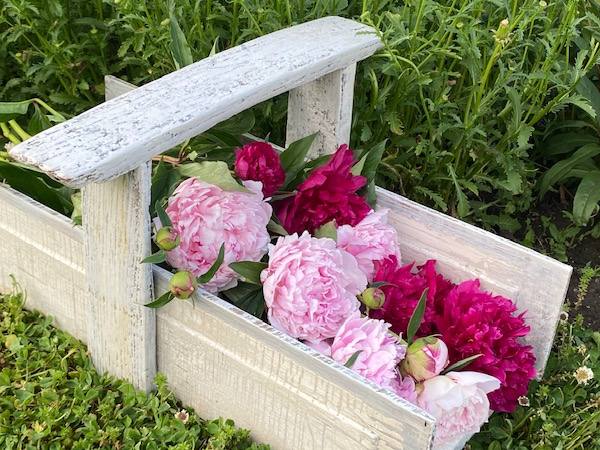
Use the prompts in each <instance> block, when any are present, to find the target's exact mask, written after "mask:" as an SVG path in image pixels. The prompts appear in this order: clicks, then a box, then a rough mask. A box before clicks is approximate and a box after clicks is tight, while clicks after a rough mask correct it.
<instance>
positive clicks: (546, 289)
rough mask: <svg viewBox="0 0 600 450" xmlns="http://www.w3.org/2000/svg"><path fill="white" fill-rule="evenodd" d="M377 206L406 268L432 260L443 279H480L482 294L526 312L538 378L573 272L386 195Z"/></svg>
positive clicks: (381, 194)
mask: <svg viewBox="0 0 600 450" xmlns="http://www.w3.org/2000/svg"><path fill="white" fill-rule="evenodd" d="M377 205H378V207H380V208H383V207H385V208H390V210H391V214H390V223H391V224H392V225H394V227H395V228H396V229H397V230H398V236H399V238H400V248H401V250H402V258H403V260H404V261H405V262H410V261H413V260H416V261H417V262H418V263H423V262H424V261H425V260H427V259H436V260H437V261H438V269H439V271H440V273H442V274H443V275H444V276H446V277H448V278H451V279H452V280H453V281H463V280H467V279H472V278H479V279H480V280H481V282H482V286H483V287H484V288H487V289H489V290H491V291H492V292H493V293H495V294H499V295H505V296H507V297H509V298H511V299H513V300H515V302H516V304H517V306H518V307H519V309H520V310H521V311H526V312H527V314H526V320H527V323H528V324H529V325H530V326H531V333H530V334H529V335H528V336H527V337H526V338H525V342H526V343H528V344H530V345H533V348H534V350H535V355H536V358H537V363H536V368H537V369H538V374H539V376H541V375H542V373H543V371H544V368H545V367H546V362H547V360H548V356H549V355H550V350H551V348H552V342H553V341H554V334H555V331H556V326H557V323H558V320H559V315H560V311H561V307H562V303H563V301H564V299H565V296H566V294H567V288H568V287H569V280H570V278H571V273H572V271H573V269H572V267H570V266H568V265H566V264H563V263H561V262H558V261H556V260H554V259H552V258H549V257H547V256H544V255H541V254H540V253H538V252H536V251H533V250H531V249H528V248H526V247H523V246H522V245H519V244H516V243H514V242H512V241H509V240H508V239H504V238H502V237H500V236H496V235H495V234H492V233H489V232H487V231H485V230H482V229H480V228H477V227H475V226H472V225H469V224H467V223H465V222H462V221H460V220H458V219H454V218H452V217H449V216H447V215H445V214H442V213H439V212H437V211H434V210H432V209H430V208H426V207H424V206H422V205H419V204H418V203H415V202H412V201H410V200H408V199H407V198H405V197H402V196H400V195H396V194H394V193H392V192H389V191H386V190H385V189H381V188H378V189H377Z"/></svg>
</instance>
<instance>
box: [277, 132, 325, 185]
mask: <svg viewBox="0 0 600 450" xmlns="http://www.w3.org/2000/svg"><path fill="white" fill-rule="evenodd" d="M316 137H317V133H314V134H311V135H310V136H306V137H303V138H302V139H299V140H297V141H295V142H292V143H291V144H290V145H289V146H288V148H286V149H285V150H284V151H283V152H282V153H281V155H280V158H281V166H282V167H283V170H285V184H284V186H287V184H288V183H289V182H290V181H291V180H293V179H294V178H296V175H298V173H299V172H300V170H301V169H302V168H303V167H304V160H305V159H306V155H307V154H308V150H309V149H310V146H311V145H312V143H313V142H314V140H315V138H316ZM288 190H291V189H288Z"/></svg>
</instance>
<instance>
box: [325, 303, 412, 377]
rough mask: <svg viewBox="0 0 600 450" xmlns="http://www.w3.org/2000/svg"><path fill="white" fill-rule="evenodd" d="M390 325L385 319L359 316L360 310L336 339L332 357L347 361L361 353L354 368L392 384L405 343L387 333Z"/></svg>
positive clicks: (349, 319) (347, 321)
mask: <svg viewBox="0 0 600 450" xmlns="http://www.w3.org/2000/svg"><path fill="white" fill-rule="evenodd" d="M389 327H390V325H389V324H387V323H385V322H384V321H383V320H376V319H369V318H368V317H360V313H359V312H358V311H357V312H356V313H355V314H353V315H352V316H351V317H349V318H348V320H346V321H345V322H344V324H343V325H342V327H341V328H340V329H339V330H338V332H337V333H336V335H335V337H334V338H333V343H332V344H331V357H332V358H333V359H334V360H336V361H337V362H339V363H340V364H346V363H347V362H348V360H349V359H350V358H351V357H352V355H354V354H355V353H356V352H360V353H359V354H358V357H357V358H356V360H355V361H354V364H352V370H354V371H355V372H357V373H359V374H360V375H362V376H363V377H365V378H366V379H368V380H371V381H373V382H375V383H377V384H378V385H380V386H389V385H390V383H391V382H392V380H394V378H395V377H396V370H395V369H396V365H397V364H398V362H399V361H400V360H401V359H402V358H403V357H404V355H405V353H406V346H405V345H401V344H399V343H398V342H397V340H396V338H395V337H394V336H392V335H391V334H390V333H388V329H389Z"/></svg>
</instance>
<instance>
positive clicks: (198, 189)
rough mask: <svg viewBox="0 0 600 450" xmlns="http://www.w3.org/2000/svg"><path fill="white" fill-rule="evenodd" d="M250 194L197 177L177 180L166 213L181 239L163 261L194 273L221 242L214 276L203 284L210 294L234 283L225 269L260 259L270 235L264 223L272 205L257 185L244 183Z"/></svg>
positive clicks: (207, 263)
mask: <svg viewBox="0 0 600 450" xmlns="http://www.w3.org/2000/svg"><path fill="white" fill-rule="evenodd" d="M244 185H245V186H246V187H247V188H248V189H249V190H250V191H251V192H248V193H247V192H229V191H224V190H222V189H221V188H219V187H217V186H213V185H211V184H208V183H205V182H203V181H200V180H198V179H197V178H188V179H187V180H185V181H184V182H182V183H181V184H180V185H179V186H178V187H177V189H176V190H175V192H174V193H173V196H172V197H171V198H170V199H169V205H168V206H167V208H166V212H167V214H168V215H169V217H170V219H171V221H172V222H173V230H174V231H175V232H176V233H177V234H178V235H179V236H180V238H181V243H180V244H179V246H178V247H176V248H175V249H174V250H172V251H170V252H168V253H167V261H168V263H169V264H170V265H171V266H173V267H176V268H177V269H181V270H189V271H190V272H192V273H193V274H194V275H195V276H199V275H202V274H203V273H205V272H206V271H207V270H208V269H209V268H210V266H211V265H212V264H213V263H214V262H215V260H216V259H217V256H218V254H219V249H220V247H221V245H222V244H223V243H225V259H224V262H223V264H222V265H221V267H220V268H219V270H218V271H217V273H216V274H215V276H214V278H213V279H212V280H211V281H210V282H209V283H207V284H205V285H204V286H203V287H204V288H205V289H207V290H208V291H211V292H217V291H220V290H224V289H229V288H231V287H234V286H235V285H236V284H237V280H238V278H239V277H238V275H237V274H236V273H235V272H234V271H233V270H231V269H230V268H229V266H228V265H229V263H232V262H235V261H260V259H261V258H262V256H263V255H264V254H265V253H266V252H267V245H268V244H269V241H270V237H269V232H268V231H267V224H268V223H269V220H270V218H271V212H272V209H271V205H269V204H268V203H267V202H265V201H264V200H263V195H262V193H261V184H260V183H257V182H254V181H247V182H245V183H244Z"/></svg>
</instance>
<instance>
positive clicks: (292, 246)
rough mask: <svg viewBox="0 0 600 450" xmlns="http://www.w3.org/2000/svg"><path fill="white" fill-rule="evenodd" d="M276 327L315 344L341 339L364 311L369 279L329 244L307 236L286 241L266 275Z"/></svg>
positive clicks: (274, 250) (273, 250)
mask: <svg viewBox="0 0 600 450" xmlns="http://www.w3.org/2000/svg"><path fill="white" fill-rule="evenodd" d="M261 280H262V282H263V292H264V295H265V302H266V304H267V308H268V318H269V322H270V323H271V325H273V326H274V327H275V328H277V329H278V330H280V331H283V332H284V333H286V334H288V335H290V336H292V337H295V338H297V339H303V340H307V341H312V342H318V341H322V340H324V339H328V338H332V337H334V336H335V334H336V332H337V331H338V329H339V328H340V327H341V325H342V323H344V321H345V320H346V319H347V318H348V317H350V316H351V315H352V314H353V313H354V312H356V311H357V310H358V308H359V302H358V300H357V299H356V296H357V295H358V294H360V293H361V292H362V291H363V290H364V289H365V288H366V286H367V279H366V277H365V276H364V274H363V273H362V272H361V271H360V269H359V268H358V264H357V262H356V259H354V257H353V256H352V255H351V254H349V253H347V252H345V251H344V250H341V249H338V248H337V246H336V243H335V241H334V240H332V239H328V238H321V239H318V238H314V237H311V236H310V235H309V234H308V233H307V232H304V233H302V235H301V236H298V235H297V234H292V235H290V236H285V237H281V238H279V239H278V240H277V243H276V244H275V245H271V246H270V248H269V266H268V267H267V268H266V269H265V270H263V272H262V274H261Z"/></svg>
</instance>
